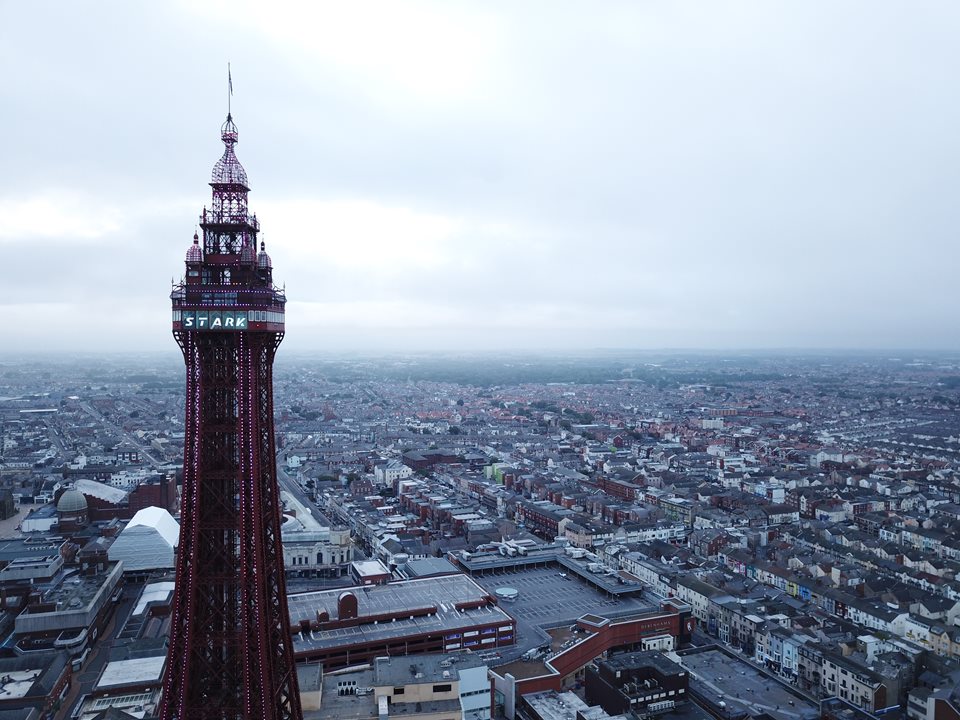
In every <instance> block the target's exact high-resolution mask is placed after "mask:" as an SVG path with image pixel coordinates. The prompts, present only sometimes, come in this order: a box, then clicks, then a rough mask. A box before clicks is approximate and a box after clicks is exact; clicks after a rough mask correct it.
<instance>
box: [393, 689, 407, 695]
mask: <svg viewBox="0 0 960 720" xmlns="http://www.w3.org/2000/svg"><path fill="white" fill-rule="evenodd" d="M405 690H406V688H405V687H395V688H394V689H393V694H394V695H403V693H404V691H405Z"/></svg>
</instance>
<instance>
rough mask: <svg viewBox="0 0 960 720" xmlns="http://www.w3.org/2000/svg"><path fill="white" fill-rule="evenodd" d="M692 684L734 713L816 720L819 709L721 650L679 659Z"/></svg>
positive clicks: (785, 719) (692, 654)
mask: <svg viewBox="0 0 960 720" xmlns="http://www.w3.org/2000/svg"><path fill="white" fill-rule="evenodd" d="M680 661H681V663H682V664H683V666H684V667H685V668H686V669H687V670H688V671H689V673H690V676H691V682H692V683H699V685H700V688H699V689H700V691H701V692H702V693H703V694H704V695H711V694H712V696H711V697H710V699H711V700H713V701H715V702H718V701H723V702H725V703H726V706H727V708H729V709H730V710H733V711H737V710H745V711H747V712H752V713H753V714H755V713H756V710H757V709H759V710H763V711H764V712H767V713H769V714H770V715H771V716H773V717H775V718H777V720H802V719H806V718H816V717H818V716H819V709H818V708H817V707H816V706H814V705H813V703H810V702H808V701H806V700H803V699H801V698H799V697H797V696H796V695H794V694H793V693H791V692H789V691H788V690H787V689H786V688H784V687H783V686H782V685H780V683H778V682H777V681H776V680H773V679H771V678H768V677H767V676H766V675H764V674H763V673H761V672H760V671H759V670H757V669H756V668H754V667H753V666H752V665H749V664H748V663H745V662H743V661H742V660H738V659H736V658H734V657H731V656H729V655H727V654H725V653H723V652H721V651H720V650H707V651H705V652H698V653H691V654H688V655H683V656H681V657H680Z"/></svg>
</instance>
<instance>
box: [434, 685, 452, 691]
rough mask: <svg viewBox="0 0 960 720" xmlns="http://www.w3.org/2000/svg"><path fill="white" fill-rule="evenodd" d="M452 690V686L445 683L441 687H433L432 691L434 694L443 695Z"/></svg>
mask: <svg viewBox="0 0 960 720" xmlns="http://www.w3.org/2000/svg"><path fill="white" fill-rule="evenodd" d="M452 688H453V686H452V685H450V684H449V683H445V684H443V685H434V686H433V691H434V692H435V693H444V692H450V690H451V689H452Z"/></svg>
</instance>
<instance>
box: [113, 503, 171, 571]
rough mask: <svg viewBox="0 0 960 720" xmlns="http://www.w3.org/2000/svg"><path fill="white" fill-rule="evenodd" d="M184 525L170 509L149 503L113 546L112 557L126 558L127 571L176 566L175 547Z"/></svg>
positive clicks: (124, 561) (114, 558)
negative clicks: (181, 527)
mask: <svg viewBox="0 0 960 720" xmlns="http://www.w3.org/2000/svg"><path fill="white" fill-rule="evenodd" d="M179 539H180V526H179V525H177V521H176V520H174V519H173V516H171V515H170V513H168V512H167V511H166V510H164V509H162V508H158V507H148V508H144V509H143V510H140V511H139V512H137V514H136V515H134V516H133V519H132V520H131V521H130V522H129V523H127V526H126V527H125V528H124V529H123V530H122V531H121V532H120V535H119V536H118V537H117V539H116V540H115V541H114V543H113V545H111V546H110V550H109V556H110V559H111V560H120V561H122V562H123V569H124V571H125V572H137V571H140V570H156V569H160V568H172V567H174V548H176V546H177V542H178V541H179Z"/></svg>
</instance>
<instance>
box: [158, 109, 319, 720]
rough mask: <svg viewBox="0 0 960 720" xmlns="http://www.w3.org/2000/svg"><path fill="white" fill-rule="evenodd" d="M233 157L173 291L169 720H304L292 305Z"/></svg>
mask: <svg viewBox="0 0 960 720" xmlns="http://www.w3.org/2000/svg"><path fill="white" fill-rule="evenodd" d="M221 139H222V140H223V144H224V145H225V146H226V149H225V150H224V153H223V157H222V158H220V160H219V161H218V162H217V164H216V165H215V166H214V168H213V178H212V181H211V183H210V185H211V186H212V187H213V204H212V207H211V208H210V209H207V208H204V210H203V215H202V216H201V222H200V227H201V228H202V230H203V243H202V245H201V243H200V238H199V237H197V236H196V235H194V238H193V245H192V246H191V247H190V248H189V249H188V250H187V257H186V276H185V278H184V279H183V281H182V282H181V283H180V284H179V285H176V286H174V289H173V293H172V294H171V299H172V300H173V334H174V337H175V338H176V339H177V342H178V343H179V345H180V348H181V350H182V351H183V358H184V362H185V364H186V369H187V393H186V428H185V438H184V451H183V453H184V456H183V497H182V501H181V503H182V504H181V525H180V546H179V549H178V551H177V575H176V591H175V595H174V603H173V617H172V625H171V634H170V647H169V651H168V656H167V670H166V676H165V678H164V684H163V699H162V701H161V709H160V717H161V719H162V720H196V719H199V718H204V719H205V720H206V719H210V718H217V719H218V720H228V719H229V720H239V719H241V718H243V719H250V720H252V719H253V718H256V719H257V720H261V719H262V720H273V719H277V720H279V719H281V718H291V719H299V718H300V717H302V713H301V710H300V696H299V692H298V688H297V674H296V668H295V666H294V660H293V645H292V642H291V638H290V627H289V623H290V619H289V614H288V612H287V600H286V587H285V583H284V575H283V552H282V548H281V546H280V498H279V490H278V487H277V473H276V449H275V441H274V431H273V358H274V354H275V353H276V350H277V347H278V346H279V344H280V341H281V339H282V338H283V330H284V306H285V304H286V297H285V296H284V293H283V292H282V291H281V290H279V289H278V288H276V287H275V286H274V284H273V268H272V263H271V261H270V256H269V255H267V253H266V250H265V248H264V246H263V243H262V242H261V243H260V251H259V252H257V247H256V244H257V233H258V232H259V230H260V226H259V223H258V222H257V218H256V215H251V214H249V212H248V210H247V193H248V192H249V186H248V185H247V174H246V172H245V171H244V169H243V167H242V166H241V165H240V162H239V161H238V160H237V157H236V155H235V154H234V150H233V148H234V145H236V143H237V127H236V125H234V123H233V118H232V117H231V116H230V115H229V114H228V115H227V121H226V122H225V123H224V125H223V128H222V130H221Z"/></svg>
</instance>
